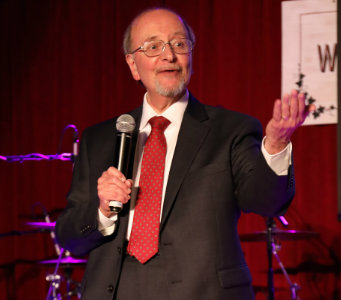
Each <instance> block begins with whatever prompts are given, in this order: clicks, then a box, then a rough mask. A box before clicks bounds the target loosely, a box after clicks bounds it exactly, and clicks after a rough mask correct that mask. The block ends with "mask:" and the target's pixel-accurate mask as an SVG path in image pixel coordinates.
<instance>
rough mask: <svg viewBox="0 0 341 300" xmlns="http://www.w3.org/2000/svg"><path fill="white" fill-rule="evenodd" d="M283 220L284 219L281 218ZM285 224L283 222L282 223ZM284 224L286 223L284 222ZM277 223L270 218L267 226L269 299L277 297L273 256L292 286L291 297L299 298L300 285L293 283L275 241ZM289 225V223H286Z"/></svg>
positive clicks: (272, 299)
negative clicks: (274, 234)
mask: <svg viewBox="0 0 341 300" xmlns="http://www.w3.org/2000/svg"><path fill="white" fill-rule="evenodd" d="M280 221H281V222H282V220H281V219H280ZM282 224H283V223H282ZM283 225H284V224H283ZM274 226H275V223H274V220H273V218H268V219H267V221H266V227H267V230H266V232H267V240H266V244H267V254H268V264H269V270H268V292H269V295H268V299H269V300H274V299H275V289H274V282H273V268H272V256H274V257H275V259H276V260H277V263H278V265H279V267H280V268H281V271H282V273H283V275H284V277H285V279H286V280H287V282H288V284H289V286H290V294H291V299H294V300H296V299H299V297H298V295H297V292H298V291H299V290H300V286H299V285H298V284H297V283H292V281H291V279H290V277H289V275H288V272H287V271H286V269H285V267H284V265H283V263H282V261H281V260H280V258H279V255H278V253H277V251H278V250H279V249H280V246H279V245H277V244H276V243H275V239H274V236H273V229H274ZM285 226H287V225H285Z"/></svg>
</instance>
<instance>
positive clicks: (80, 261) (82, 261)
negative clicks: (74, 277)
mask: <svg viewBox="0 0 341 300" xmlns="http://www.w3.org/2000/svg"><path fill="white" fill-rule="evenodd" d="M86 262H87V260H86V259H79V258H73V257H71V256H67V257H64V258H61V259H49V260H41V261H40V262H39V263H40V264H57V263H60V264H85V263H86Z"/></svg>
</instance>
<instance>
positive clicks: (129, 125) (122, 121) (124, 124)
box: [116, 114, 135, 133]
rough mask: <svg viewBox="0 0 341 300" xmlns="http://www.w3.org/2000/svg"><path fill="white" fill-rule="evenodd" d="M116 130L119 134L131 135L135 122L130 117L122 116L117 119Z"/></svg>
mask: <svg viewBox="0 0 341 300" xmlns="http://www.w3.org/2000/svg"><path fill="white" fill-rule="evenodd" d="M116 129H117V130H118V131H119V132H124V133H132V132H133V131H134V129H135V120H134V118H133V117H132V116H131V115H128V114H124V115H121V116H119V117H118V119H117V121H116Z"/></svg>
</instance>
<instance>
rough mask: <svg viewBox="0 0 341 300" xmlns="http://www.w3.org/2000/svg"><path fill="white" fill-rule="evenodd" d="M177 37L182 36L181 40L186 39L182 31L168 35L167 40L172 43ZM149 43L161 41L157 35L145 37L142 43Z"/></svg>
mask: <svg viewBox="0 0 341 300" xmlns="http://www.w3.org/2000/svg"><path fill="white" fill-rule="evenodd" d="M178 36H182V37H183V38H186V37H187V35H186V33H184V32H182V31H177V32H175V33H172V34H171V35H170V38H169V39H168V41H172V40H174V39H175V38H177V37H178ZM149 41H163V40H162V39H161V38H160V36H159V35H153V36H150V37H147V38H146V39H145V40H144V42H149ZM163 42H167V41H163Z"/></svg>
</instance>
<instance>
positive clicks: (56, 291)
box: [46, 248, 81, 300]
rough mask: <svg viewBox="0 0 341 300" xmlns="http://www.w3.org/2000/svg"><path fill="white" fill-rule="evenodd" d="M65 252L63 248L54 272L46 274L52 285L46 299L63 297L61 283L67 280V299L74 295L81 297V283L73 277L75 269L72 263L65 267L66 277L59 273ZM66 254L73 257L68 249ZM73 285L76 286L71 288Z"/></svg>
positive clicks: (58, 299) (59, 299)
mask: <svg viewBox="0 0 341 300" xmlns="http://www.w3.org/2000/svg"><path fill="white" fill-rule="evenodd" d="M63 253H64V249H63V248H61V249H60V255H59V257H58V261H57V263H56V267H55V269H54V272H53V273H52V274H48V275H47V276H46V281H47V282H50V287H49V291H48V293H47V296H46V300H61V299H63V297H62V295H61V293H60V283H61V282H62V281H65V283H66V293H65V297H66V299H71V297H72V296H77V298H78V299H80V298H81V293H80V283H79V282H77V281H75V280H73V279H72V278H71V275H72V271H73V270H72V267H71V265H68V264H67V266H66V267H65V268H64V277H63V276H61V275H59V274H58V269H59V265H60V262H61V261H63V259H62V256H63ZM66 256H67V257H71V256H70V253H69V252H68V251H66ZM71 259H72V258H71ZM72 286H74V288H73V289H71V287H72Z"/></svg>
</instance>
